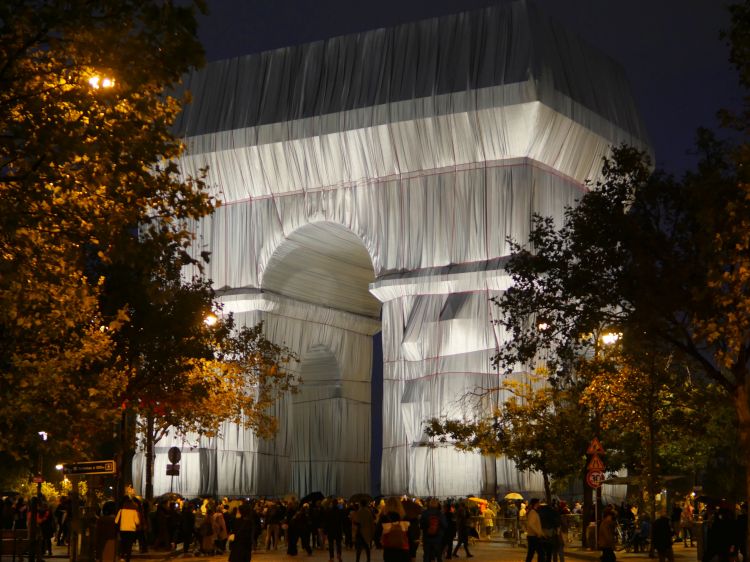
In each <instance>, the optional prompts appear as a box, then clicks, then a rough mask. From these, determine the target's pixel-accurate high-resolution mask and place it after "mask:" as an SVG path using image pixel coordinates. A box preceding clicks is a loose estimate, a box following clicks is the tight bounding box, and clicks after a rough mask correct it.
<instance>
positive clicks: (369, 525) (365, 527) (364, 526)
mask: <svg viewBox="0 0 750 562" xmlns="http://www.w3.org/2000/svg"><path fill="white" fill-rule="evenodd" d="M351 519H352V524H353V527H354V528H355V529H356V531H355V539H354V546H355V548H356V549H357V550H356V551H357V555H356V556H357V562H359V558H360V556H361V554H362V552H363V551H364V553H365V556H366V557H367V562H370V544H372V539H373V537H374V536H375V518H374V517H373V515H372V511H371V510H370V508H369V507H368V506H367V505H364V504H363V505H362V506H361V507H359V509H357V510H356V511H355V512H354V513H352V516H351Z"/></svg>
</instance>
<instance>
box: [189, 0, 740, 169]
mask: <svg viewBox="0 0 750 562" xmlns="http://www.w3.org/2000/svg"><path fill="white" fill-rule="evenodd" d="M491 3H495V2H492V1H491V0H378V1H374V2H361V1H359V0H209V9H210V14H209V15H208V16H206V17H203V18H202V19H201V26H200V29H199V34H200V37H201V39H202V40H203V43H204V45H205V48H206V54H207V57H208V60H209V61H212V60H218V59H222V58H228V57H234V56H239V55H243V54H249V53H255V52H259V51H264V50H268V49H274V48H277V47H284V46H287V45H293V44H298V43H306V42H309V41H314V40H318V39H325V38H327V37H333V36H336V35H343V34H346V33H352V32H357V31H363V30H367V29H375V28H378V27H386V26H390V25H394V24H398V23H403V22H407V21H413V20H418V19H423V18H427V17H432V16H438V15H443V14H449V13H454V12H460V11H463V10H469V9H474V8H479V7H482V6H486V5H489V4H491ZM536 3H537V5H539V6H540V7H541V8H542V9H543V10H544V11H545V12H546V13H548V14H549V15H550V16H552V17H553V18H555V19H556V20H558V21H560V22H562V23H563V24H564V25H566V26H567V27H568V28H570V29H572V30H573V31H575V32H576V33H578V34H579V35H581V36H582V37H584V38H585V39H586V40H587V41H588V42H589V43H591V44H592V45H594V46H595V47H597V48H598V49H600V50H602V51H604V52H605V53H607V54H608V55H610V56H611V57H612V58H614V59H615V60H617V61H618V62H619V63H620V64H622V65H623V66H624V67H625V71H626V73H627V75H628V77H629V79H630V82H631V85H632V88H633V92H634V95H635V98H636V102H637V104H638V108H639V110H640V112H641V115H642V116H643V118H644V120H645V122H646V126H647V127H648V131H649V134H650V135H651V140H652V144H653V146H654V150H655V152H656V160H657V162H656V163H657V166H658V167H659V168H662V169H664V170H666V171H668V172H674V173H677V174H679V173H681V172H683V171H684V170H686V169H688V168H690V167H691V166H692V163H693V157H691V156H690V155H689V154H688V151H689V150H690V149H691V147H692V143H693V139H694V136H695V130H696V128H697V127H699V126H708V127H711V128H715V127H716V126H717V121H716V118H715V115H716V111H717V110H718V109H719V108H722V107H730V108H735V107H738V106H739V103H740V97H741V94H740V89H739V87H738V85H737V80H736V75H735V73H734V71H733V69H732V67H731V66H730V64H729V63H728V62H727V58H728V48H727V47H726V45H725V44H724V43H723V42H722V41H721V40H720V39H719V30H721V29H726V28H727V26H728V22H729V17H728V14H727V11H726V9H725V6H726V5H727V4H728V3H729V2H728V1H727V0H536Z"/></svg>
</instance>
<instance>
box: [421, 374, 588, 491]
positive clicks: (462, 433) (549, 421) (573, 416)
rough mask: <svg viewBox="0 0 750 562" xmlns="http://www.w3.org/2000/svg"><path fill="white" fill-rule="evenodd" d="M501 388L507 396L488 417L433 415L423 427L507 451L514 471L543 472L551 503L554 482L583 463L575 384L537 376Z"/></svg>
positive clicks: (469, 447)
mask: <svg viewBox="0 0 750 562" xmlns="http://www.w3.org/2000/svg"><path fill="white" fill-rule="evenodd" d="M502 388H503V390H505V391H506V392H507V393H509V394H510V397H509V398H508V399H507V400H505V401H504V402H503V403H501V404H500V405H499V406H497V407H496V408H494V409H493V411H492V412H491V413H490V414H489V415H488V416H480V417H478V418H477V419H476V420H473V421H462V420H454V419H438V418H433V419H431V420H428V421H427V423H426V429H425V431H426V433H427V435H429V436H430V437H433V438H436V439H437V442H439V443H451V444H453V445H454V446H455V447H456V448H457V449H459V450H465V451H476V452H479V453H482V454H485V455H496V456H499V455H505V456H507V457H508V458H509V459H511V460H512V461H513V462H514V463H515V465H516V468H517V469H519V470H533V471H537V472H539V473H541V475H542V479H543V481H544V492H545V495H546V497H547V500H548V501H551V499H552V491H553V483H556V485H557V488H558V489H560V487H561V485H563V486H564V485H565V484H566V483H567V482H568V481H569V480H570V479H571V477H573V476H575V475H579V474H580V473H581V471H582V470H583V468H584V466H585V458H584V456H583V452H584V451H585V449H586V444H587V443H588V441H589V440H590V431H589V429H588V426H589V424H588V415H587V413H586V411H585V408H582V407H581V406H580V405H579V401H578V399H577V398H576V396H575V389H574V388H567V389H563V388H559V387H555V386H551V385H549V384H547V381H546V378H545V377H544V376H542V375H539V374H532V375H528V376H527V377H526V380H523V381H516V380H506V381H504V384H503V386H502ZM571 451H580V454H577V455H576V454H575V453H573V454H571Z"/></svg>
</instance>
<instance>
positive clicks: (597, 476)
mask: <svg viewBox="0 0 750 562" xmlns="http://www.w3.org/2000/svg"><path fill="white" fill-rule="evenodd" d="M602 482H604V473H603V472H602V471H601V470H591V471H589V472H587V473H586V484H588V486H589V488H598V487H599V486H601V485H602Z"/></svg>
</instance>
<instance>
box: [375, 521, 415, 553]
mask: <svg viewBox="0 0 750 562" xmlns="http://www.w3.org/2000/svg"><path fill="white" fill-rule="evenodd" d="M404 523H406V528H404ZM408 528H409V522H408V521H394V522H393V523H383V536H382V537H380V544H382V545H383V548H397V549H399V550H409V535H407V533H406V529H408Z"/></svg>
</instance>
